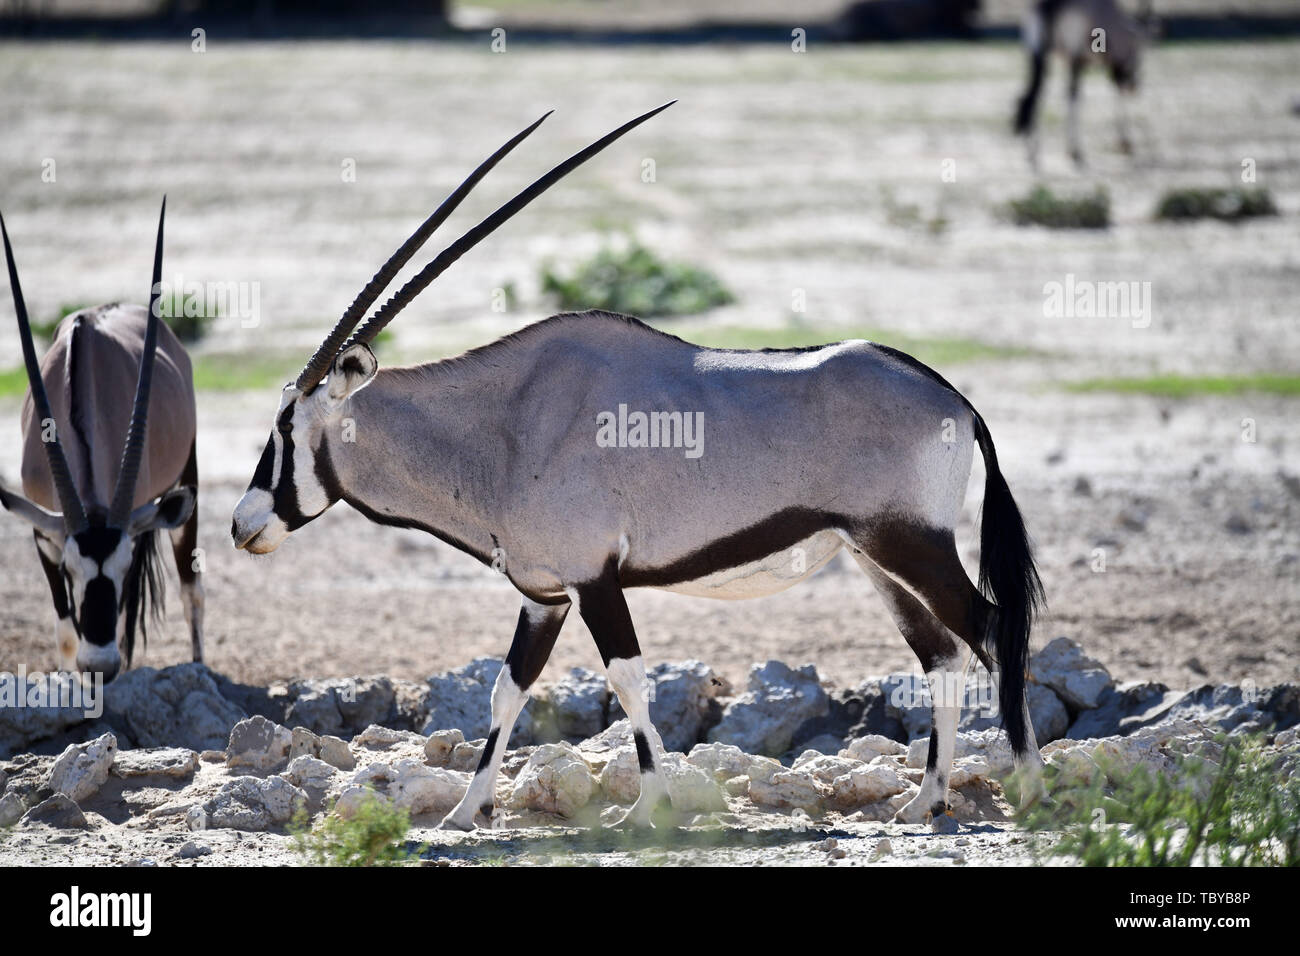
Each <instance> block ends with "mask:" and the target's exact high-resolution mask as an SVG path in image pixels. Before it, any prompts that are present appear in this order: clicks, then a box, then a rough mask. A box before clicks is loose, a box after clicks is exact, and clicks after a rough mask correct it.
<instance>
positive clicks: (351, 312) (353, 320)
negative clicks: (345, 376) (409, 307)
mask: <svg viewBox="0 0 1300 956" xmlns="http://www.w3.org/2000/svg"><path fill="white" fill-rule="evenodd" d="M553 112H554V110H548V111H547V112H546V113H543V114H542V117H541V119H539V120H537V122H535V123H533V124H532V125H531V126H529V127H528V128H527V129H525V130H523V131H522V132H521V133H519V134H518V135H516V136H514V137H513V138H512V139H510V141H509V142H507V143H506V144H505V145H503V146H502V147H501V148H500V149H498V150H497V151H496V152H495V153H493V154H492V155H491V156H489V157H488V158H487V159H485V160H484V161H483V162H482V163H481V164H480V165H479V167H478V169H476V170H474V172H472V173H470V174H469V176H468V177H467V178H466V179H465V181H464V182H463V183H461V184H460V185H459V186H457V187H456V189H455V191H454V192H453V193H452V194H451V195H450V196H448V197H447V198H446V199H445V200H443V203H442V205H441V206H439V207H438V208H437V209H435V210H434V212H433V215H431V216H430V217H429V218H428V219H426V220H424V222H423V223H421V224H420V228H419V229H417V230H415V232H413V233H411V237H410V238H409V239H407V240H406V242H404V243H402V246H401V248H400V249H398V250H397V251H396V252H395V253H393V255H392V257H391V258H390V259H389V260H388V261H387V262H385V263H384V265H383V267H382V268H381V269H380V270H379V271H378V272H376V273H375V274H374V277H373V278H372V279H371V280H370V281H369V282H367V283H366V287H365V288H364V289H362V290H361V291H360V292H359V293H358V294H357V297H356V298H355V299H353V300H352V304H351V305H350V306H348V310H347V311H346V312H344V313H343V317H342V318H341V319H339V320H338V322H337V323H336V324H335V326H334V329H333V330H332V331H331V332H330V334H329V335H327V336H326V337H325V341H324V342H322V343H321V344H320V347H319V348H317V349H316V352H315V354H314V355H312V357H311V360H310V361H309V362H308V363H307V365H306V366H305V367H304V368H303V370H302V372H301V373H299V375H298V380H297V382H295V383H294V384H295V385H296V386H297V387H298V390H299V391H302V392H308V391H311V389H313V388H315V387H316V386H317V385H318V384H319V383H320V380H321V379H323V378H324V377H325V376H326V374H328V373H329V370H330V365H332V364H333V362H334V356H336V355H337V354H338V351H339V348H340V347H342V345H343V343H344V341H346V340H347V337H348V336H349V335H350V334H351V333H352V330H353V329H355V328H356V327H357V323H358V322H360V321H361V319H362V318H363V317H364V316H365V314H366V310H367V309H369V308H370V307H371V306H372V305H374V304H375V300H376V299H378V298H379V296H380V294H381V293H382V292H383V291H384V290H385V289H386V288H388V284H389V283H390V282H392V281H393V276H395V275H397V273H398V271H399V270H400V269H401V268H402V266H404V265H406V263H407V262H408V261H409V260H410V258H411V256H413V255H415V254H416V252H418V251H419V249H420V247H421V246H422V245H424V243H425V241H426V240H427V239H428V238H429V236H431V235H433V232H434V230H435V229H437V228H438V227H439V226H441V225H442V224H443V222H445V221H446V219H447V217H448V216H450V215H451V214H452V213H453V212H454V211H455V209H456V207H457V206H459V205H460V204H461V202H462V201H463V200H464V199H465V197H466V196H468V195H469V193H470V190H472V189H473V188H474V187H475V186H476V185H478V182H479V180H481V179H482V178H483V177H484V176H486V175H487V174H488V173H489V172H490V171H491V170H492V167H493V166H495V165H496V164H497V163H499V162H501V160H502V159H504V158H505V156H506V154H508V153H509V152H510V151H511V150H512V149H514V148H515V147H516V146H518V145H519V144H520V143H522V142H523V141H524V139H525V138H527V136H528V135H529V134H530V133H531V132H532V131H533V130H535V129H537V127H539V126H541V125H542V122H543V121H544V120H545V119H546V117H548V116H550V115H551V113H553Z"/></svg>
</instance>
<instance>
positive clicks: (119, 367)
mask: <svg viewBox="0 0 1300 956" xmlns="http://www.w3.org/2000/svg"><path fill="white" fill-rule="evenodd" d="M147 317H148V314H147V312H146V310H145V308H144V307H143V306H138V305H120V304H116V303H115V304H111V305H102V306H96V307H94V308H89V309H82V310H81V311H79V312H74V313H72V314H71V315H69V316H68V317H67V318H65V319H64V320H63V321H62V322H60V323H59V326H58V328H57V329H56V331H55V334H54V341H53V342H52V344H51V345H50V348H49V350H48V351H47V352H46V354H45V357H44V358H43V359H42V361H41V378H42V379H43V380H44V382H45V390H46V393H47V394H48V395H49V400H50V410H51V411H52V412H53V415H54V422H55V427H56V428H57V429H58V434H59V438H60V440H61V441H62V443H63V447H64V449H65V452H66V455H67V459H68V465H69V468H70V470H71V471H72V475H73V480H74V481H75V482H76V485H77V490H78V492H79V493H80V494H81V496H82V500H83V501H84V502H85V506H86V509H87V511H88V512H93V511H95V510H97V509H98V510H103V509H106V508H107V507H108V505H109V503H110V500H111V498H112V496H113V490H114V486H115V484H116V482H117V476H118V471H119V469H120V467H121V464H122V446H123V444H124V442H125V440H126V433H127V428H128V427H129V425H130V421H131V402H132V399H133V398H134V397H135V388H136V378H137V376H138V375H139V371H140V357H141V353H142V352H143V348H144V333H145V325H146V321H147ZM154 361H155V366H154V379H153V388H152V390H151V392H150V396H149V430H148V432H147V433H146V436H145V443H144V457H143V460H142V462H141V465H140V475H139V479H138V481H137V482H136V486H135V499H134V502H133V506H139V505H142V504H144V503H145V502H147V501H151V500H153V499H154V498H156V497H158V496H159V495H161V494H162V493H163V492H164V491H166V490H168V489H169V488H171V487H172V486H173V485H175V484H176V481H177V478H178V476H180V474H181V472H182V471H183V470H184V468H185V466H186V463H187V462H188V460H189V456H190V451H191V449H192V447H193V445H194V432H195V407H194V385H193V380H192V372H191V367H190V358H189V356H188V355H187V354H186V352H185V348H184V346H182V345H181V342H180V340H179V339H177V337H176V336H175V334H174V333H173V332H172V331H171V329H169V328H168V327H167V326H166V324H160V325H159V328H158V351H157V354H156V357H155V360H154ZM22 429H23V462H22V481H23V491H24V493H25V494H26V495H27V496H28V497H29V498H31V499H32V500H33V501H35V502H36V503H37V504H39V505H41V506H43V507H45V508H49V509H50V510H53V511H57V510H59V507H60V504H59V500H58V497H57V495H56V493H55V489H54V485H53V481H52V479H51V476H50V466H49V461H48V458H47V457H46V455H45V451H44V449H43V448H42V447H41V445H42V433H43V432H44V431H45V430H44V429H43V427H42V425H41V423H39V422H37V421H36V414H35V408H34V407H33V404H32V398H31V394H30V392H29V393H28V395H27V397H26V399H25V400H24V402H23V409H22Z"/></svg>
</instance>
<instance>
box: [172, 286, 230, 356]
mask: <svg viewBox="0 0 1300 956" xmlns="http://www.w3.org/2000/svg"><path fill="white" fill-rule="evenodd" d="M158 315H159V317H160V318H161V319H162V320H163V321H164V322H166V323H167V324H168V325H169V326H170V327H171V330H172V331H173V332H175V333H176V337H177V338H178V339H180V340H181V341H182V342H184V343H186V344H187V345H189V344H192V343H194V342H198V341H199V340H200V339H202V338H203V336H205V335H206V334H207V332H208V326H210V325H211V324H212V323H213V322H215V321H216V320H217V319H219V318H221V310H220V309H218V308H216V307H215V306H213V305H210V304H209V303H208V302H206V301H205V300H204V298H203V297H202V296H201V295H197V294H193V293H191V294H189V295H187V294H185V293H184V292H181V291H179V290H178V291H175V292H173V293H172V294H171V295H169V296H163V297H162V298H161V299H160V300H159V303H158Z"/></svg>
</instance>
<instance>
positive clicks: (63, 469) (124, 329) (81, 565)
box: [0, 199, 203, 681]
mask: <svg viewBox="0 0 1300 956" xmlns="http://www.w3.org/2000/svg"><path fill="white" fill-rule="evenodd" d="M166 210H167V201H166V200H165V199H164V200H163V208H162V212H160V213H159V216H158V239H157V244H156V245H155V248H154V264H153V287H152V291H151V293H150V299H149V308H148V310H146V309H144V308H141V307H140V306H136V305H119V304H112V305H101V306H97V307H95V308H90V309H82V310H81V311H79V312H74V313H73V314H72V315H69V316H68V317H67V318H65V319H64V320H63V321H62V322H61V323H59V326H58V328H57V329H56V330H55V333H54V341H53V343H52V344H51V346H50V348H49V351H47V352H46V354H45V358H44V360H43V361H42V362H41V363H40V364H39V365H38V364H37V360H36V349H35V347H34V346H33V344H32V330H31V326H30V324H29V323H28V319H27V307H26V305H25V304H24V303H23V293H22V288H21V287H20V286H19V284H18V269H17V267H16V266H15V264H14V257H13V250H12V249H11V248H10V246H9V233H8V231H7V230H5V229H4V220H3V218H0V231H3V232H4V247H5V259H6V261H7V262H8V266H9V287H10V289H11V291H12V292H13V299H14V311H15V312H17V314H18V332H19V336H20V338H21V340H22V350H23V361H24V363H25V364H26V367H27V380H28V385H29V389H30V390H29V392H28V394H27V398H26V400H25V401H24V402H23V409H22V427H23V459H22V483H23V491H24V492H25V495H26V496H25V497H24V495H20V494H18V493H16V492H14V491H9V490H7V489H4V488H0V504H3V505H4V507H5V508H6V509H8V510H9V511H11V512H13V513H14V514H16V515H18V516H19V517H21V518H25V519H26V520H27V521H29V522H31V524H32V526H33V528H34V529H35V537H36V550H37V553H38V554H39V556H40V559H41V566H42V568H43V569H44V570H45V576H46V579H47V580H48V581H49V585H50V592H51V594H52V595H53V597H54V611H55V614H56V617H57V622H56V641H57V644H58V653H59V666H60V668H62V669H63V670H67V671H78V672H89V673H95V674H99V675H102V677H103V679H104V680H105V681H110V680H112V679H113V677H114V676H115V675H116V674H117V672H118V669H119V668H120V666H121V660H122V657H121V653H120V652H119V650H118V641H119V637H120V638H121V640H122V643H123V645H124V648H125V651H126V663H127V666H128V667H130V666H131V659H132V656H133V653H134V647H135V631H136V628H137V627H139V628H140V632H141V635H142V636H145V635H146V627H145V618H146V617H148V616H150V614H151V613H152V614H154V615H155V616H156V615H158V614H160V613H161V609H162V601H163V579H162V572H161V569H160V567H159V564H158V561H159V558H158V551H157V541H156V538H157V535H156V532H158V531H161V530H163V529H166V530H168V531H170V532H171V539H172V551H173V554H174V556H175V558H176V569H177V572H178V573H179V576H180V580H181V597H182V602H183V604H184V606H185V613H186V617H187V618H188V622H189V627H190V639H191V642H192V644H193V652H194V659H195V660H196V661H197V660H202V659H203V587H202V583H201V582H200V578H199V573H198V571H197V570H195V545H196V541H197V536H198V513H197V510H196V508H195V502H196V500H197V494H198V467H197V465H196V464H195V457H194V432H195V425H194V386H193V383H192V381H191V375H190V360H189V356H188V355H186V354H185V349H184V348H183V347H182V346H181V343H180V341H179V340H177V338H176V336H175V335H173V334H172V331H171V329H169V328H168V327H167V325H166V324H165V323H163V322H161V321H160V320H159V319H158V302H159V287H160V283H161V280H162V249H163V218H164V216H165V214H166Z"/></svg>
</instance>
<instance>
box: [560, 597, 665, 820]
mask: <svg viewBox="0 0 1300 956" xmlns="http://www.w3.org/2000/svg"><path fill="white" fill-rule="evenodd" d="M577 597H578V613H579V614H581V615H582V620H583V621H584V622H585V623H586V625H587V629H588V630H590V631H591V636H592V637H593V638H595V640H596V648H597V649H598V650H599V651H600V657H601V660H603V661H604V662H605V671H606V673H607V675H608V677H609V683H610V686H611V687H613V688H614V693H615V694H617V695H618V702H619V703H620V704H621V705H622V706H623V711H624V713H626V714H627V716H628V721H629V722H630V723H631V724H632V739H633V741H634V742H635V744H636V756H637V763H638V765H639V766H640V769H641V794H640V796H638V797H637V799H636V802H635V803H634V804H632V809H631V810H629V811H628V813H627V815H626V816H624V817H623V819H622V820H620V821H619V822H618V823H617V824H616V826H637V827H649V826H652V825H653V824H652V818H653V817H654V815H655V813H656V811H658V810H659V809H660V808H661V806H663V805H667V806H668V808H669V809H671V801H670V799H669V797H668V786H667V784H666V783H665V782H664V776H663V766H662V764H663V741H662V740H661V739H660V737H659V734H658V732H656V731H655V728H654V724H652V723H651V722H650V698H651V696H652V695H651V693H650V689H649V688H650V684H649V681H648V680H647V679H646V673H645V662H644V661H643V660H642V658H641V646H640V645H639V644H638V643H637V639H636V632H635V630H634V629H633V627H632V616H631V614H630V613H629V612H628V609H627V601H626V600H625V599H624V598H623V591H622V589H621V588H620V587H619V586H618V584H617V580H616V579H615V578H614V577H613V575H611V576H610V579H609V580H607V581H603V582H601V583H598V584H594V585H589V586H587V587H585V588H578V589H577Z"/></svg>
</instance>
